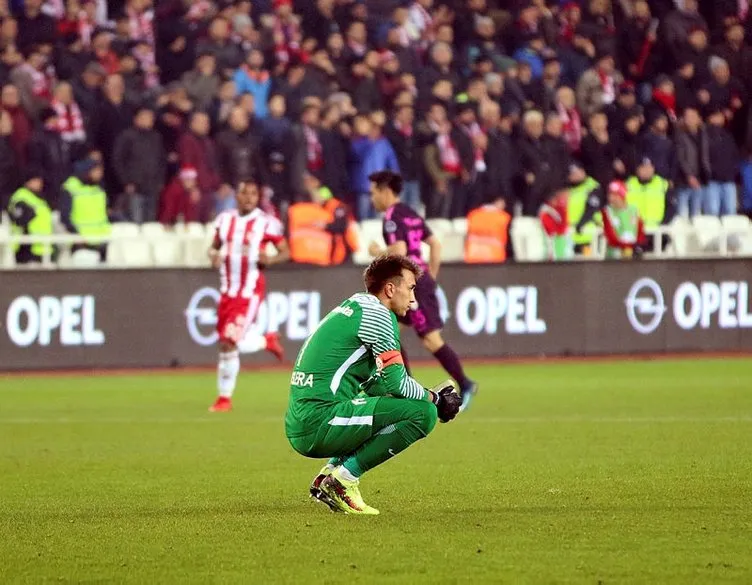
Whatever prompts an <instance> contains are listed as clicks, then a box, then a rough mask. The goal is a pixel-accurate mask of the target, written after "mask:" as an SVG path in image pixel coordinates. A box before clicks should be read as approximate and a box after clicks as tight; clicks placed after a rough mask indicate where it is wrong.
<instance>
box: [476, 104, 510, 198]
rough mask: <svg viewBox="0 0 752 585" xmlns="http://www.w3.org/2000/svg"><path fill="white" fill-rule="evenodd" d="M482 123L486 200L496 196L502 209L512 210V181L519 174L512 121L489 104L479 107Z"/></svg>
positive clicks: (497, 105) (497, 107)
mask: <svg viewBox="0 0 752 585" xmlns="http://www.w3.org/2000/svg"><path fill="white" fill-rule="evenodd" d="M481 120H482V123H483V128H484V130H485V132H486V135H487V136H488V149H487V150H486V166H487V167H488V170H487V172H486V175H485V179H486V181H485V185H484V186H483V187H484V188H483V193H484V195H485V199H486V201H492V202H495V201H496V200H497V199H498V198H499V197H501V198H503V199H504V201H505V205H504V208H505V209H514V204H515V203H516V202H517V191H516V189H515V179H516V177H517V175H518V174H519V160H518V154H517V151H516V150H515V147H514V143H513V141H512V129H513V123H512V120H511V118H509V117H506V118H502V117H501V108H500V107H499V104H497V103H496V102H493V101H488V102H486V103H484V104H483V105H481Z"/></svg>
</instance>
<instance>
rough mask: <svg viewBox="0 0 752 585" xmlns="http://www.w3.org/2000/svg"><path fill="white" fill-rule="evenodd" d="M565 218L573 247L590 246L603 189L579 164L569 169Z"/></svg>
mask: <svg viewBox="0 0 752 585" xmlns="http://www.w3.org/2000/svg"><path fill="white" fill-rule="evenodd" d="M567 191H568V192H569V199H568V202H567V218H568V222H569V226H570V227H571V228H572V242H573V243H574V245H575V247H585V246H590V245H592V243H593V236H594V235H595V232H596V230H597V224H598V222H599V221H600V213H599V212H600V209H601V207H602V206H603V189H602V188H601V185H600V184H599V183H598V181H596V180H595V179H593V178H592V177H589V176H588V175H587V173H586V172H585V170H584V169H583V168H582V166H580V165H579V164H573V165H572V166H571V167H570V169H569V188H568V189H567Z"/></svg>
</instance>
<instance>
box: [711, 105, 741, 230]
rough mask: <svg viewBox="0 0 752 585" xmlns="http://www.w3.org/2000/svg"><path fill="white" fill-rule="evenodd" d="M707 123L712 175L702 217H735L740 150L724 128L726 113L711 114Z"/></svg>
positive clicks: (713, 112) (716, 111)
mask: <svg viewBox="0 0 752 585" xmlns="http://www.w3.org/2000/svg"><path fill="white" fill-rule="evenodd" d="M707 122H708V124H707V141H708V153H709V161H708V162H709V163H710V165H709V166H710V174H709V177H708V178H709V182H708V186H707V187H706V189H705V195H704V203H703V206H702V207H703V213H705V214H706V215H715V216H718V215H736V210H737V196H736V176H737V174H738V171H739V165H740V163H741V155H740V152H739V147H738V146H737V145H736V141H735V140H734V136H733V135H732V134H731V132H729V130H727V129H726V127H725V126H726V117H725V115H724V113H723V110H720V109H716V110H715V111H712V112H710V114H709V115H708V117H707Z"/></svg>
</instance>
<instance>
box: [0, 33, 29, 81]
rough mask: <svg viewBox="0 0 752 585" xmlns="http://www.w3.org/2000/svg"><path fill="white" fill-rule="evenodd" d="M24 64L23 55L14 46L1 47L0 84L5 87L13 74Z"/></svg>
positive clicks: (10, 44)
mask: <svg viewBox="0 0 752 585" xmlns="http://www.w3.org/2000/svg"><path fill="white" fill-rule="evenodd" d="M23 62H24V58H23V55H21V53H19V52H18V49H16V46H15V45H14V44H12V43H9V44H7V45H5V46H2V45H0V82H2V84H3V85H5V84H6V83H9V82H10V81H11V72H12V71H13V70H14V69H15V68H16V67H18V66H19V65H21V64H22V63H23Z"/></svg>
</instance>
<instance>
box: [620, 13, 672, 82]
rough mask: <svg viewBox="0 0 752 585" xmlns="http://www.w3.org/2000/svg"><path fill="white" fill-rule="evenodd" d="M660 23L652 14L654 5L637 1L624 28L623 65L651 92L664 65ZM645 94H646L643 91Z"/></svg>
mask: <svg viewBox="0 0 752 585" xmlns="http://www.w3.org/2000/svg"><path fill="white" fill-rule="evenodd" d="M657 24H658V21H657V20H654V19H653V18H652V14H651V13H650V4H648V2H647V1H646V0H637V1H636V2H635V3H634V5H633V11H632V15H631V16H629V18H628V19H627V22H626V23H625V24H624V26H623V27H622V30H621V53H620V55H621V59H620V63H621V66H622V68H623V70H625V71H628V72H629V76H630V77H631V78H632V79H633V80H634V81H635V82H636V83H638V84H639V85H640V87H644V86H647V88H648V91H649V88H650V85H651V80H652V79H653V78H654V77H655V76H656V75H657V73H658V72H659V71H660V69H661V66H662V65H663V62H662V61H663V59H662V56H661V51H660V47H657V46H656V43H657V41H658V35H657V34H656V33H657V30H656V29H657ZM641 95H642V96H645V93H644V92H643V91H641Z"/></svg>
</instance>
